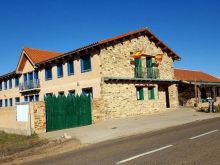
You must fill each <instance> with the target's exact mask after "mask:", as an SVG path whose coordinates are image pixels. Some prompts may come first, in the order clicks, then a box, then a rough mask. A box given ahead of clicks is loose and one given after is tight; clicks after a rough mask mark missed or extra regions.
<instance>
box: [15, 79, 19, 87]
mask: <svg viewBox="0 0 220 165" xmlns="http://www.w3.org/2000/svg"><path fill="white" fill-rule="evenodd" d="M18 86H19V77H15V87H18Z"/></svg>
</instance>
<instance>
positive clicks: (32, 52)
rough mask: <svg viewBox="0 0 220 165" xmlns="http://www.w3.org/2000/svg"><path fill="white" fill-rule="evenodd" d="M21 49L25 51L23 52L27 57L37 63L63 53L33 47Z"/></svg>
mask: <svg viewBox="0 0 220 165" xmlns="http://www.w3.org/2000/svg"><path fill="white" fill-rule="evenodd" d="M23 50H24V51H25V53H26V54H27V55H28V57H29V58H30V59H31V61H32V62H33V63H34V64H38V63H41V62H44V61H47V60H50V59H53V58H55V57H59V56H62V55H63V54H64V53H60V52H52V51H47V50H39V49H33V48H24V49H23Z"/></svg>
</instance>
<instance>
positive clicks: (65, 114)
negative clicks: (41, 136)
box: [45, 95, 92, 132]
mask: <svg viewBox="0 0 220 165" xmlns="http://www.w3.org/2000/svg"><path fill="white" fill-rule="evenodd" d="M45 103H46V120H47V132H49V131H55V130H61V129H66V128H73V127H79V126H85V125H90V124H92V114H91V98H90V96H84V95H81V96H78V95H76V96H67V97H66V96H58V97H56V96H48V97H45Z"/></svg>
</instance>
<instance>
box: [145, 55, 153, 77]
mask: <svg viewBox="0 0 220 165" xmlns="http://www.w3.org/2000/svg"><path fill="white" fill-rule="evenodd" d="M146 67H147V78H154V73H153V72H154V70H153V62H152V57H147V58H146Z"/></svg>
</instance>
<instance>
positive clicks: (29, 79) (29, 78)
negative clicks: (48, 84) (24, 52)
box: [28, 72, 33, 82]
mask: <svg viewBox="0 0 220 165" xmlns="http://www.w3.org/2000/svg"><path fill="white" fill-rule="evenodd" d="M28 81H29V82H32V81H33V72H30V73H28Z"/></svg>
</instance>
